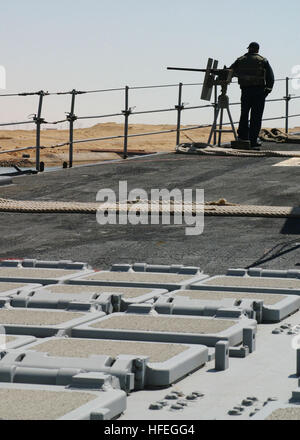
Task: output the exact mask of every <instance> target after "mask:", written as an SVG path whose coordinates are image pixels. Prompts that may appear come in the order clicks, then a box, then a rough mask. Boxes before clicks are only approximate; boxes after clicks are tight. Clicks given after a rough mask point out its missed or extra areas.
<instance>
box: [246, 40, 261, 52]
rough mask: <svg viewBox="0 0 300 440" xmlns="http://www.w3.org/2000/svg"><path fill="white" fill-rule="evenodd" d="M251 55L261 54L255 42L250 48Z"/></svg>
mask: <svg viewBox="0 0 300 440" xmlns="http://www.w3.org/2000/svg"><path fill="white" fill-rule="evenodd" d="M248 51H249V53H258V52H259V44H258V43H256V42H255V41H253V42H252V43H250V44H249V46H248Z"/></svg>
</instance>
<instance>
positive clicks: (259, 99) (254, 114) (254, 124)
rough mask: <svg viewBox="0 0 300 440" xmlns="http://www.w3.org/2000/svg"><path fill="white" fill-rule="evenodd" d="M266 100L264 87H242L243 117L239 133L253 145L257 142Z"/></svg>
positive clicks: (240, 136)
mask: <svg viewBox="0 0 300 440" xmlns="http://www.w3.org/2000/svg"><path fill="white" fill-rule="evenodd" d="M265 101H266V95H265V88H264V87H261V86H259V87H258V86H255V87H243V88H242V98H241V104H242V105H241V119H240V124H239V128H238V135H239V138H241V139H245V140H250V142H251V145H255V144H256V143H257V138H258V135H259V132H260V129H261V124H262V117H263V113H264V109H265ZM250 111H251V114H250V124H249V113H250Z"/></svg>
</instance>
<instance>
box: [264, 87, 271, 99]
mask: <svg viewBox="0 0 300 440" xmlns="http://www.w3.org/2000/svg"><path fill="white" fill-rule="evenodd" d="M271 92H272V89H268V88H265V97H267V96H268V95H269V94H270V93H271Z"/></svg>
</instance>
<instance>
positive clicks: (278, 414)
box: [266, 408, 300, 420]
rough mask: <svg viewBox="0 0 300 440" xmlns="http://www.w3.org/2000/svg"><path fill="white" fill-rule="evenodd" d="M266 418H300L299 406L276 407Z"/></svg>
mask: <svg viewBox="0 0 300 440" xmlns="http://www.w3.org/2000/svg"><path fill="white" fill-rule="evenodd" d="M266 420H300V408H282V409H276V410H275V411H274V412H272V414H270V415H269V417H267V418H266Z"/></svg>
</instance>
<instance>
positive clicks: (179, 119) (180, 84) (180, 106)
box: [175, 83, 184, 146]
mask: <svg viewBox="0 0 300 440" xmlns="http://www.w3.org/2000/svg"><path fill="white" fill-rule="evenodd" d="M182 85H183V84H182V83H179V89H178V105H175V108H176V110H177V129H176V146H178V145H179V144H180V129H181V112H182V110H183V109H184V105H183V104H182Z"/></svg>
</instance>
